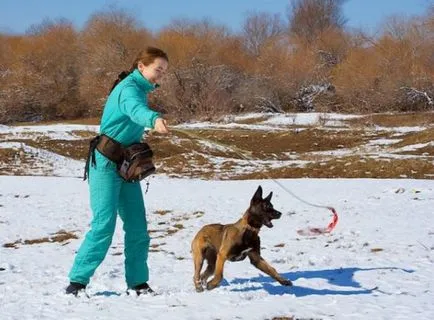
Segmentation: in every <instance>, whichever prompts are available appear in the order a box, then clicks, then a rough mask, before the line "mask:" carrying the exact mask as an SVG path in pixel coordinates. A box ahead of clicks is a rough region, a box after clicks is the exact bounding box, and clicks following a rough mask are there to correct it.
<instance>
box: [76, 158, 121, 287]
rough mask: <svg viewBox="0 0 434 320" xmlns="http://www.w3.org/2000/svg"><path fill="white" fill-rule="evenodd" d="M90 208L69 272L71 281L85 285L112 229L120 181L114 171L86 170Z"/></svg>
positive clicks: (111, 234) (104, 250)
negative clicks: (86, 227)
mask: <svg viewBox="0 0 434 320" xmlns="http://www.w3.org/2000/svg"><path fill="white" fill-rule="evenodd" d="M89 171H90V172H89V190H90V205H91V209H92V213H93V218H92V222H91V228H90V230H89V231H88V232H87V234H86V237H85V239H84V241H83V243H82V244H81V246H80V249H79V250H78V252H77V255H76V257H75V260H74V265H73V266H72V269H71V271H70V273H69V279H70V281H71V282H78V283H82V284H85V285H86V284H88V283H89V280H90V278H91V277H92V275H93V274H94V273H95V270H96V268H97V267H98V266H99V265H100V264H101V262H102V261H103V260H104V258H105V256H106V254H107V251H108V249H109V247H110V244H111V241H112V237H113V233H114V230H115V226H116V215H117V208H118V200H119V193H120V189H121V185H122V179H121V178H120V177H119V175H118V174H117V172H116V171H115V170H113V169H110V168H107V169H106V168H104V166H102V165H98V164H97V168H95V167H92V166H91V168H90V170H89Z"/></svg>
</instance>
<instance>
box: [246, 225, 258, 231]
mask: <svg viewBox="0 0 434 320" xmlns="http://www.w3.org/2000/svg"><path fill="white" fill-rule="evenodd" d="M246 229H247V230H250V231H253V232H255V233H259V228H253V227H252V226H251V225H250V224H246Z"/></svg>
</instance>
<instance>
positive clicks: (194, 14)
mask: <svg viewBox="0 0 434 320" xmlns="http://www.w3.org/2000/svg"><path fill="white" fill-rule="evenodd" d="M288 3H289V1H288V0H238V1H235V0H232V1H230V0H220V1H210V0H185V1H179V0H158V1H155V0H154V1H143V0H124V1H120V0H117V1H116V0H92V1H90V0H75V1H59V0H38V1H36V0H1V1H0V32H3V33H14V34H22V33H25V31H26V30H27V29H28V28H29V27H30V26H31V25H33V24H39V23H41V22H42V21H43V20H44V19H45V18H49V19H58V18H66V19H68V20H70V21H72V22H73V23H74V25H75V26H76V27H77V29H80V28H82V27H83V26H84V25H85V23H86V21H87V20H88V19H89V17H90V16H91V15H92V14H93V13H96V12H99V11H103V10H105V9H107V8H108V7H110V6H113V5H114V6H116V7H117V8H122V9H125V10H127V12H129V13H131V14H134V15H135V16H136V17H137V19H138V21H140V22H141V23H142V24H143V25H144V26H145V27H147V28H149V29H151V30H153V31H158V30H159V29H161V28H162V27H164V26H166V25H168V24H169V23H170V22H171V21H172V20H173V19H177V18H189V19H202V18H211V19H212V21H214V22H215V23H219V24H224V25H226V26H227V27H229V28H230V29H231V30H232V31H234V32H237V31H239V30H240V28H241V26H242V23H243V20H244V18H245V16H246V13H247V12H251V11H259V12H270V13H280V14H282V16H286V9H287V6H288ZM433 3H434V0H348V1H347V3H346V4H345V5H344V7H343V11H344V15H345V16H346V17H347V18H348V24H347V25H348V27H350V28H363V29H364V30H365V31H375V30H376V29H377V28H378V27H379V26H380V24H381V21H383V20H384V18H385V17H388V16H391V15H395V14H398V15H404V16H412V15H420V14H423V13H424V12H425V11H426V8H427V7H428V5H429V4H433Z"/></svg>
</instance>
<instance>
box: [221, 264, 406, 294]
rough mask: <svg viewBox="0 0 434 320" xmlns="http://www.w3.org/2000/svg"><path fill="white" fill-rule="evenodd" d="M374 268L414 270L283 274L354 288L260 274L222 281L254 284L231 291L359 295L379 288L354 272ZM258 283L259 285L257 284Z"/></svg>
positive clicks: (351, 270)
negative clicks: (307, 284)
mask: <svg viewBox="0 0 434 320" xmlns="http://www.w3.org/2000/svg"><path fill="white" fill-rule="evenodd" d="M372 270H400V271H403V272H407V273H412V272H414V270H409V269H401V268H396V267H382V268H355V267H353V268H339V269H329V270H314V271H296V272H287V273H283V274H282V276H283V277H284V278H286V279H289V280H291V281H295V280H297V279H300V278H305V279H313V278H320V279H325V280H327V282H328V283H330V284H332V285H335V286H340V287H346V288H352V290H348V289H346V290H332V289H313V288H308V287H302V286H297V285H293V286H291V287H285V286H282V285H280V284H279V283H278V282H277V281H275V280H274V279H273V278H271V277H268V276H262V275H260V276H258V277H254V278H235V279H233V280H232V281H230V282H227V281H224V282H222V285H223V286H228V285H231V284H246V283H250V284H252V285H251V286H250V287H247V288H234V289H231V290H230V291H234V292H248V291H256V290H266V291H267V292H268V293H269V294H271V295H284V294H291V295H295V296H296V297H304V296H309V295H358V294H370V293H372V292H373V291H374V290H376V289H377V288H372V289H365V288H363V287H362V286H361V285H360V283H359V282H357V281H356V280H355V279H354V274H355V273H356V272H359V271H367V272H368V271H372ZM256 284H258V285H256Z"/></svg>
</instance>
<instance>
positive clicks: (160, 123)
mask: <svg viewBox="0 0 434 320" xmlns="http://www.w3.org/2000/svg"><path fill="white" fill-rule="evenodd" d="M154 130H155V131H157V132H158V133H169V128H167V122H166V120H164V119H163V118H157V120H155V125H154Z"/></svg>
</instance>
